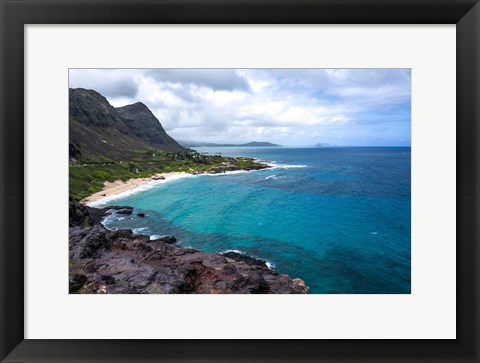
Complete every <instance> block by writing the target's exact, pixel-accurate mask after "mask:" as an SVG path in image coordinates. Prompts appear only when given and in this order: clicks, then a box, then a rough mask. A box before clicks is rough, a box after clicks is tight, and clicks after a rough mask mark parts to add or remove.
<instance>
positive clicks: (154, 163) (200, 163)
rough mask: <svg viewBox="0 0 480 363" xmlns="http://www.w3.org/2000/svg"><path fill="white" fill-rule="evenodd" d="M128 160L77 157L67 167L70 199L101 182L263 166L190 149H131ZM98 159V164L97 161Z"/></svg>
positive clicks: (89, 191) (96, 188)
mask: <svg viewBox="0 0 480 363" xmlns="http://www.w3.org/2000/svg"><path fill="white" fill-rule="evenodd" d="M134 154H135V156H134V157H132V158H131V159H130V160H125V161H113V160H111V159H108V158H106V157H102V158H101V159H100V158H94V159H93V158H91V157H90V158H88V159H86V158H85V159H82V158H79V159H77V160H75V163H74V164H71V165H70V178H69V183H70V196H71V197H72V198H74V199H76V200H80V199H82V198H85V197H87V196H88V195H91V194H93V193H96V192H98V191H100V190H102V188H103V184H104V182H105V181H109V182H114V181H115V180H122V181H126V180H128V179H131V178H148V177H150V176H152V175H154V174H157V173H168V172H174V171H184V172H188V173H193V174H196V173H222V172H225V171H232V170H257V169H263V168H265V167H266V165H265V164H261V163H258V162H256V161H255V160H253V159H251V158H243V157H241V158H232V157H224V156H221V155H206V154H200V153H198V152H196V151H194V150H187V151H186V152H165V151H161V150H158V149H153V148H149V149H144V150H135V151H134ZM99 160H101V161H99Z"/></svg>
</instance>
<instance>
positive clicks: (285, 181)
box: [105, 147, 411, 294]
mask: <svg viewBox="0 0 480 363" xmlns="http://www.w3.org/2000/svg"><path fill="white" fill-rule="evenodd" d="M197 150H198V151H200V152H209V153H222V154H223V155H229V156H250V157H255V158H258V159H261V160H264V161H267V162H269V163H273V164H274V165H276V166H275V167H274V168H272V169H267V170H261V171H253V172H241V173H233V174H226V175H200V176H190V177H187V178H183V179H179V180H176V181H172V182H167V183H164V184H160V185H157V186H154V187H152V188H151V189H149V190H146V191H143V192H141V193H137V194H133V195H129V196H125V197H122V198H120V199H117V200H114V201H111V202H109V203H110V204H116V205H131V206H133V207H134V208H135V209H136V211H138V212H145V213H146V214H147V217H146V218H139V217H137V216H135V215H132V216H125V215H123V216H121V215H118V216H116V215H113V216H111V217H109V218H108V219H107V221H106V222H105V223H106V226H107V227H108V228H135V231H136V232H138V233H141V234H149V235H174V236H176V237H177V239H178V240H179V244H180V245H182V246H192V247H194V248H198V249H201V250H205V251H212V252H221V251H226V250H239V251H241V252H242V253H245V254H248V255H250V256H254V257H260V258H262V259H265V260H267V261H269V262H270V263H272V264H273V265H274V266H275V268H276V269H277V271H279V272H281V273H286V274H289V275H290V276H291V277H300V278H302V279H303V280H304V281H305V282H306V284H307V285H308V286H310V289H311V293H341V294H346V293H355V294H357V293H363V294H370V293H375V294H377V293H380V294H386V293H396V294H398V293H402V294H403V293H410V250H411V248H410V234H411V231H410V215H411V213H410V206H411V200H410V194H411V193H410V189H411V186H410V157H411V155H410V148H405V147H398V148H365V147H363V148H301V149H300V148H299V149H294V148H198V149H197Z"/></svg>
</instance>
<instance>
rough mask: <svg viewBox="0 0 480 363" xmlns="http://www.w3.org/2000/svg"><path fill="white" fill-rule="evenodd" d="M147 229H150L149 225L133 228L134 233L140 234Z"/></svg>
mask: <svg viewBox="0 0 480 363" xmlns="http://www.w3.org/2000/svg"><path fill="white" fill-rule="evenodd" d="M147 229H148V227H138V228H132V232H133V233H134V234H138V233H139V232H143V231H146V230H147Z"/></svg>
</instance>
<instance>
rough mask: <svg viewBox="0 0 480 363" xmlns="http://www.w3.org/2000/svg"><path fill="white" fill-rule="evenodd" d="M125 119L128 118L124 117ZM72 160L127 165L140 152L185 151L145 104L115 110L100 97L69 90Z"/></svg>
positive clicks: (84, 91) (94, 94)
mask: <svg viewBox="0 0 480 363" xmlns="http://www.w3.org/2000/svg"><path fill="white" fill-rule="evenodd" d="M124 116H125V117H124ZM69 132H70V145H69V152H70V159H71V160H72V159H74V160H82V162H96V163H99V162H105V161H108V160H114V161H125V160H129V159H131V158H132V157H135V156H137V155H136V154H135V152H136V151H137V150H144V149H148V148H158V149H160V150H164V151H185V150H186V149H185V148H184V147H182V146H180V145H179V144H178V143H177V142H176V141H175V140H174V139H172V138H171V137H170V136H169V135H168V134H167V133H166V132H165V130H164V129H163V127H162V125H161V124H160V122H159V121H158V119H157V118H156V117H155V116H154V115H153V114H152V113H151V112H150V110H149V109H148V108H147V107H146V106H145V105H143V104H141V103H136V104H133V105H129V106H125V107H120V108H114V107H113V106H112V105H110V103H109V102H108V100H107V99H106V98H105V97H103V96H102V95H101V94H100V93H98V92H96V91H93V90H87V89H83V88H75V89H70V90H69Z"/></svg>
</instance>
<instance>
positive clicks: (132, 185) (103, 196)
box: [79, 162, 303, 208]
mask: <svg viewBox="0 0 480 363" xmlns="http://www.w3.org/2000/svg"><path fill="white" fill-rule="evenodd" d="M262 163H263V162H262ZM264 165H265V166H266V167H265V168H262V169H237V170H228V171H223V172H212V173H198V172H196V173H189V172H185V171H174V172H168V173H157V174H154V175H152V176H150V177H148V178H132V179H128V180H127V181H125V182H124V181H121V180H116V181H114V182H108V181H106V182H104V183H103V185H104V187H103V189H102V190H100V191H99V192H96V193H93V194H91V195H89V196H87V197H85V198H83V199H82V200H80V201H79V202H80V203H81V204H83V205H85V206H88V207H94V208H98V207H101V206H102V205H103V204H104V203H107V202H109V201H111V200H114V199H117V198H119V197H121V195H122V194H126V193H128V192H131V193H133V192H135V191H138V192H140V191H143V190H146V189H148V188H149V187H153V186H156V185H159V184H162V183H166V182H168V181H172V180H178V179H180V178H184V177H188V176H196V175H210V176H218V175H226V174H237V173H243V172H249V171H258V170H264V169H275V167H276V165H275V164H267V163H265V164H264ZM281 167H283V166H281ZM285 167H290V165H286V166H285ZM295 167H296V166H295ZM300 167H303V165H301V166H300Z"/></svg>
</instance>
